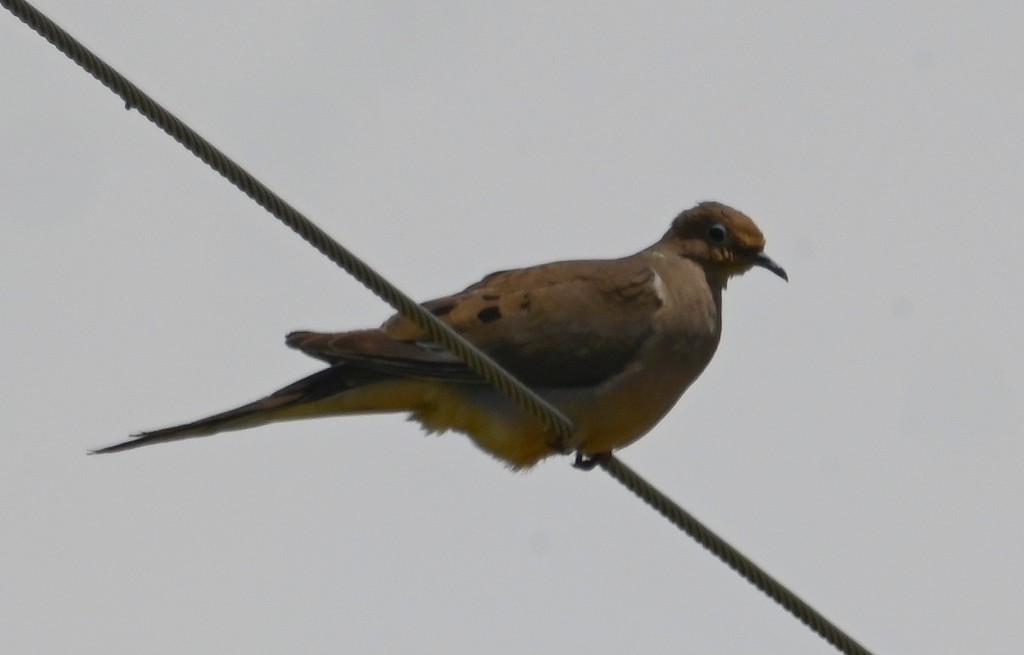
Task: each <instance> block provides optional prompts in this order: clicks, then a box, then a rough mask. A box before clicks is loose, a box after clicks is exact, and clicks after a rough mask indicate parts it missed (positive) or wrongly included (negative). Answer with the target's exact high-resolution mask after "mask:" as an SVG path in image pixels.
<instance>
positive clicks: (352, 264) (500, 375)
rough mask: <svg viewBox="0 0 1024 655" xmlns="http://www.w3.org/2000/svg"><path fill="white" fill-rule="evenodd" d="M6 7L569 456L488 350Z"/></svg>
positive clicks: (54, 29)
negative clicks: (537, 424)
mask: <svg viewBox="0 0 1024 655" xmlns="http://www.w3.org/2000/svg"><path fill="white" fill-rule="evenodd" d="M0 4H2V5H3V6H4V7H6V8H7V9H8V10H10V11H11V13H13V14H14V15H15V16H17V17H18V18H20V19H21V20H22V22H24V23H25V24H27V25H28V26H29V27H31V28H32V29H34V30H35V31H36V32H38V33H39V34H40V35H41V36H42V37H43V38H44V39H46V40H47V41H49V42H50V43H52V44H53V45H54V46H56V48H57V49H58V50H60V51H61V52H63V53H64V54H65V55H67V57H68V58H70V59H71V60H72V61H74V62H75V63H77V64H78V65H79V66H81V67H82V68H84V69H85V70H86V71H87V72H88V73H89V74H90V75H92V76H93V77H95V78H96V79H97V80H99V81H100V82H101V83H102V84H103V85H104V86H106V87H107V88H108V89H110V90H111V91H113V92H114V93H116V94H117V95H118V96H120V97H121V98H122V99H123V100H124V101H125V107H126V108H127V109H132V108H134V109H138V110H139V113H141V114H142V115H143V116H145V117H146V118H148V119H149V120H151V121H152V122H154V123H156V125H157V126H159V127H160V129H162V130H163V131H164V132H166V133H167V134H168V135H170V136H171V137H172V138H173V139H174V140H175V141H177V142H178V143H180V144H181V145H183V146H184V147H185V148H186V149H188V150H189V151H190V152H192V154H194V155H196V156H197V157H199V158H200V159H202V160H203V161H204V162H206V164H207V165H208V166H210V167H211V168H213V169H214V170H215V171H217V172H218V173H220V174H221V175H223V176H224V177H225V178H227V179H228V181H230V182H231V183H232V184H234V185H235V186H236V187H238V188H239V189H240V190H241V191H242V192H243V193H245V194H246V195H247V196H249V197H250V198H252V199H253V200H255V201H256V203H257V204H258V205H260V206H261V207H263V208H264V209H266V210H267V211H269V212H270V213H271V214H273V215H274V216H275V217H276V218H277V219H278V220H280V221H281V222H282V223H284V224H285V225H287V226H288V227H290V228H291V229H292V230H294V231H295V232H296V233H297V234H298V235H299V236H301V237H302V238H303V239H305V240H306V241H308V242H309V243H310V244H311V245H312V246H313V247H314V248H316V249H317V250H319V251H320V252H321V253H323V254H324V255H326V256H327V258H328V259H330V260H331V261H333V262H334V263H335V264H337V265H338V266H340V267H342V268H343V269H345V270H346V271H348V273H349V274H350V275H352V276H353V277H354V278H356V279H357V280H358V281H359V282H360V283H362V284H363V285H364V286H365V287H367V288H368V289H370V291H372V292H373V293H375V294H376V295H377V296H379V297H380V298H382V299H383V300H384V301H385V302H387V303H388V304H389V305H391V306H392V307H394V308H395V309H396V310H397V311H398V313H399V314H401V315H402V316H404V317H405V318H407V319H409V320H410V321H412V322H413V323H414V324H415V325H416V326H417V327H419V328H420V329H422V330H423V331H424V332H426V333H427V335H429V337H430V338H431V339H432V340H434V341H436V342H437V343H439V344H441V345H443V346H444V347H445V348H447V349H448V350H449V351H451V352H453V353H454V354H456V355H457V356H458V357H459V358H460V359H462V361H464V362H465V363H466V365H467V366H469V367H470V368H471V369H473V371H474V372H476V373H477V374H478V375H480V377H482V378H483V379H484V380H486V381H487V382H489V383H491V384H492V385H494V386H495V387H497V388H498V389H499V390H500V391H501V392H502V393H504V394H506V395H508V396H509V397H510V398H512V400H514V401H515V402H516V404H518V405H519V406H520V407H521V408H522V409H523V410H525V411H526V412H527V413H529V414H530V415H532V416H535V417H536V418H538V419H539V420H540V421H541V422H542V424H543V425H544V427H545V428H547V429H548V430H549V431H550V432H551V433H552V442H553V443H552V445H553V446H554V447H556V449H558V450H560V451H562V452H568V447H567V445H566V444H568V443H569V439H570V438H571V435H572V433H573V430H574V426H573V424H572V422H571V421H570V420H569V419H568V418H566V417H565V416H564V415H563V414H562V413H561V412H559V411H558V410H557V409H555V408H554V407H553V406H552V405H551V404H550V403H548V402H547V401H546V400H544V399H543V398H541V397H540V396H538V395H537V394H536V393H535V392H534V391H533V390H531V389H530V388H529V387H527V386H526V385H524V384H523V383H522V382H520V381H519V380H517V379H516V378H514V377H512V376H511V375H510V374H509V373H507V372H506V371H505V370H504V369H502V368H501V367H500V366H499V365H498V364H497V363H496V362H495V361H494V360H493V359H491V357H490V356H488V355H487V354H486V353H484V352H483V351H482V350H480V349H479V348H477V347H476V346H474V345H473V344H471V343H470V342H468V341H466V340H465V339H463V338H462V337H461V336H459V335H458V334H456V332H455V331H454V330H453V329H451V328H450V327H448V326H447V325H445V324H444V323H442V322H441V321H440V320H438V319H437V317H435V316H434V315H433V314H431V313H430V312H428V311H427V310H425V309H423V308H422V307H421V306H420V305H419V304H417V303H416V301H414V300H413V299H412V298H410V297H409V296H407V295H406V294H404V293H403V292H402V291H400V290H399V289H398V288H397V287H395V286H394V285H393V284H391V283H390V282H388V281H387V280H386V279H384V277H383V276H381V275H380V274H379V273H377V272H376V271H374V270H373V269H372V268H370V266H369V265H367V264H366V263H365V262H364V261H362V260H361V259H360V258H359V257H357V256H356V255H355V254H353V253H352V252H349V250H348V249H346V248H345V247H344V246H342V245H341V244H340V243H338V242H337V241H335V240H334V239H333V238H332V237H331V236H330V235H329V234H327V233H326V232H324V231H323V230H321V229H320V228H319V227H317V226H316V225H315V224H314V223H313V222H312V221H310V220H309V219H308V218H306V217H305V216H303V215H302V214H301V213H300V212H299V211H298V210H297V209H295V208H294V207H292V206H291V205H289V204H288V203H287V202H285V201H284V200H283V199H281V197H280V196H278V195H277V194H275V193H274V192H273V191H271V190H270V189H269V188H268V187H267V186H266V185H264V184H263V183H262V182H260V181H259V180H257V179H256V178H255V177H253V176H252V175H250V174H249V173H248V172H247V171H246V170H245V169H243V168H242V167H241V166H239V165H238V164H236V163H235V162H234V161H232V160H231V158H230V157H228V156H227V155H225V154H224V153H222V152H221V151H220V150H218V149H217V148H215V147H214V146H213V144H211V143H210V142H209V141H207V140H206V139H204V138H203V137H202V136H200V135H199V134H198V133H197V132H195V131H194V130H193V129H192V128H190V127H189V126H188V125H185V124H184V123H183V122H181V121H180V120H179V119H178V118H177V117H176V116H174V115H173V114H171V113H170V112H168V111H167V110H166V109H164V108H163V107H161V106H160V105H159V104H158V103H157V102H156V101H155V100H153V99H152V98H150V97H149V96H148V95H146V94H145V93H143V92H142V90H141V89H139V87H137V86H135V85H134V84H133V83H132V82H130V81H129V80H128V79H127V78H125V77H124V76H123V75H121V74H120V73H118V72H117V71H116V70H114V69H113V68H111V67H110V66H109V65H107V63H106V62H104V61H103V60H102V59H100V58H99V57H97V56H96V55H94V54H93V53H92V52H91V51H89V50H88V49H87V48H86V47H85V46H84V45H82V44H81V43H79V42H78V41H77V40H76V39H75V38H74V37H72V36H71V35H70V34H68V33H67V32H65V31H64V30H63V29H61V27H60V26H58V25H57V24H56V23H54V22H53V21H51V20H50V19H49V18H47V17H46V16H45V15H43V14H42V13H40V12H39V11H38V10H36V9H35V8H34V7H32V6H31V5H29V4H28V3H26V2H22V1H20V0H2V2H0Z"/></svg>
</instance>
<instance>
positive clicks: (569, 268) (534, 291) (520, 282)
mask: <svg viewBox="0 0 1024 655" xmlns="http://www.w3.org/2000/svg"><path fill="white" fill-rule="evenodd" d="M658 283H659V281H658V278H657V276H656V274H655V272H654V271H653V270H652V269H651V268H650V266H649V265H648V262H646V261H645V260H642V259H639V258H637V257H635V256H634V257H630V258H625V259H617V260H598V261H573V262H556V263H553V264H545V265H542V266H536V267H533V268H526V269H518V270H512V271H501V272H498V273H493V274H491V275H489V276H487V277H485V278H484V279H483V280H481V281H480V282H478V283H476V284H474V285H473V286H471V287H469V288H467V289H465V290H464V291H462V292H460V293H457V294H454V295H451V296H447V297H444V298H438V299H436V300H432V301H430V302H427V303H424V307H426V308H427V309H429V310H430V311H431V312H433V313H434V315H435V316H437V317H438V318H440V319H441V320H442V321H444V322H445V323H447V324H448V325H450V326H451V327H452V328H454V329H455V330H456V331H457V332H459V333H460V334H461V335H462V336H464V337H466V338H467V339H468V340H469V341H471V342H473V343H474V344H475V345H476V346H478V347H480V348H481V349H482V350H483V351H485V352H486V353H488V354H489V355H490V356H491V357H493V358H494V359H495V360H497V361H498V362H499V363H500V364H502V365H503V366H504V367H505V368H507V369H508V370H509V371H510V372H511V373H512V374H514V375H515V376H516V377H518V378H519V379H520V380H522V381H523V382H524V383H526V384H528V385H531V386H535V387H541V388H544V387H549V388H551V387H582V386H593V385H596V384H599V383H600V382H602V381H604V380H606V379H608V378H610V377H612V376H613V375H615V374H616V373H618V372H619V371H621V370H622V369H623V368H624V367H625V366H626V365H627V364H628V363H629V362H630V361H631V360H632V359H633V358H634V357H635V356H636V354H637V351H638V350H639V349H640V347H641V346H642V345H643V343H644V342H645V341H646V340H647V339H648V338H649V337H650V335H651V333H652V331H653V317H654V314H655V313H656V312H657V311H658V309H659V308H660V307H661V305H662V302H663V300H662V297H661V295H660V294H659V289H658ZM288 344H289V345H291V346H293V347H296V348H299V349H300V350H302V351H303V352H305V353H307V354H309V355H312V356H313V357H317V358H319V359H322V360H324V361H327V362H329V363H331V364H338V363H349V364H353V365H356V366H360V367H365V368H368V369H371V370H376V371H379V372H382V373H388V374H394V375H401V376H409V377H429V378H443V379H456V380H464V381H470V380H478V379H479V378H477V377H476V376H475V374H473V373H472V372H470V371H469V369H468V368H466V366H465V365H464V364H462V362H461V361H460V360H458V359H457V358H456V357H455V356H454V355H452V354H451V353H449V352H447V351H446V350H444V349H443V348H441V347H440V346H438V345H437V344H434V343H430V342H429V341H427V339H426V336H425V335H424V333H423V331H422V330H420V329H419V328H418V327H416V326H415V325H414V324H413V323H411V322H409V321H407V320H406V319H404V318H402V317H400V316H395V317H392V318H391V319H389V320H388V321H387V322H386V323H384V325H383V326H381V328H379V329H377V330H363V331H357V332H343V333H336V334H326V333H315V332H295V333H292V334H290V335H289V336H288Z"/></svg>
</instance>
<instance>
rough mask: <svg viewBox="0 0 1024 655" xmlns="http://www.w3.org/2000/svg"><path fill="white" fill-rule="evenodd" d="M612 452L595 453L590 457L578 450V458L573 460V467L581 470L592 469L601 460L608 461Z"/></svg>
mask: <svg viewBox="0 0 1024 655" xmlns="http://www.w3.org/2000/svg"><path fill="white" fill-rule="evenodd" d="M611 456H612V454H611V453H610V452H608V453H594V454H593V455H590V456H589V457H587V456H585V455H584V454H583V453H582V452H581V451H579V450H577V451H576V459H575V460H573V463H572V465H573V467H574V468H578V469H579V470H581V471H591V470H593V469H594V467H595V466H597V465H598V464H600V463H601V462H607V461H608V458H610V457H611Z"/></svg>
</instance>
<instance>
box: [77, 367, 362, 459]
mask: <svg viewBox="0 0 1024 655" xmlns="http://www.w3.org/2000/svg"><path fill="white" fill-rule="evenodd" d="M380 378H381V376H380V375H378V374H374V373H368V372H365V371H359V370H358V369H353V368H350V367H343V366H332V367H331V368H327V369H324V370H322V371H319V372H318V373H314V374H313V375H310V376H309V377H306V378H303V379H301V380H299V381H298V382H295V383H293V384H290V385H288V386H287V387H284V388H283V389H280V390H278V391H275V392H274V393H272V394H271V395H269V396H267V397H265V398H261V399H260V400H257V401H255V402H252V403H249V404H247V405H242V406H241V407H236V408H235V409H230V410H228V411H226V412H221V413H219V414H214V415H213V416H208V417H206V418H202V419H199V420H198V421H192V422H191V423H185V424H182V425H175V426H173V427H169V428H163V429H160V430H153V431H151V432H140V433H138V434H133V435H132V438H131V439H129V440H128V441H123V442H121V443H117V444H114V445H112V446H106V447H105V448H97V449H96V450H91V451H89V454H90V455H101V454H106V453H117V452H121V451H122V450H131V449H133V448H141V447H142V446H149V445H151V444H158V443H167V442H170V441H179V440H181V439H191V438H193V437H206V436H209V435H212V434H217V433H218V432H228V431H231V430H243V429H245V428H252V427H256V426H259V425H265V424H267V423H273V422H275V421H284V420H288V419H297V418H304V417H307V416H313V415H316V414H315V413H314V412H307V411H303V409H304V408H305V407H306V406H309V405H312V404H313V403H317V402H318V401H321V400H324V399H325V398H330V397H332V396H336V395H338V394H340V393H343V392H345V391H348V390H350V389H352V388H354V387H357V386H361V385H363V384H366V383H368V382H371V381H374V380H379V379H380Z"/></svg>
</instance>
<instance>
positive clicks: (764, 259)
mask: <svg viewBox="0 0 1024 655" xmlns="http://www.w3.org/2000/svg"><path fill="white" fill-rule="evenodd" d="M754 266H760V267H761V268H767V269H768V270H769V271H771V272H772V273H775V274H776V275H778V276H779V277H781V278H782V279H783V280H785V281H786V282H789V276H788V275H786V271H785V269H783V268H782V267H781V266H779V265H778V264H776V263H775V262H774V261H773V260H772V258H771V257H769V256H768V255H766V254H764V253H763V252H762V253H759V254H758V255H757V257H754Z"/></svg>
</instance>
